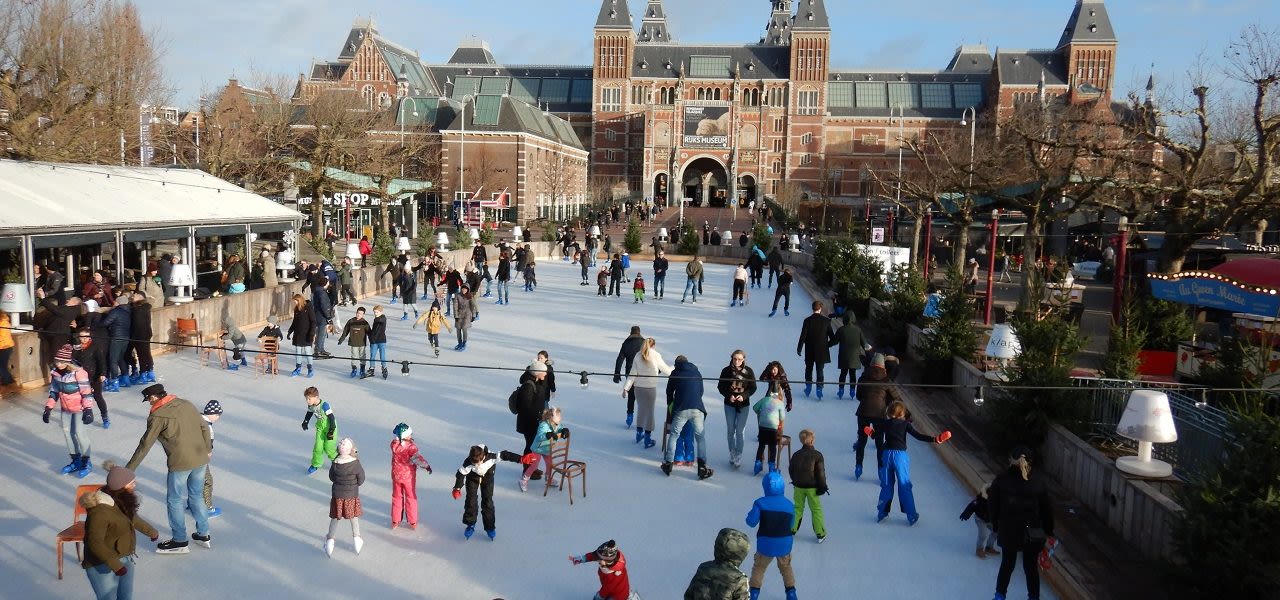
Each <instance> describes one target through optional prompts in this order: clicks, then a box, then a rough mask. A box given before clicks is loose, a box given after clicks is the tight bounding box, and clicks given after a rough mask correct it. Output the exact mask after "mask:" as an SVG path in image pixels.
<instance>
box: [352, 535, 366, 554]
mask: <svg viewBox="0 0 1280 600" xmlns="http://www.w3.org/2000/svg"><path fill="white" fill-rule="evenodd" d="M351 544H352V546H354V547H355V551H356V555H357V556H359V555H360V551H361V550H363V549H364V538H362V537H360V536H358V535H357V536H356V539H354V540H352V542H351Z"/></svg>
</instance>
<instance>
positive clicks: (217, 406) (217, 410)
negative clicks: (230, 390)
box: [201, 400, 222, 415]
mask: <svg viewBox="0 0 1280 600" xmlns="http://www.w3.org/2000/svg"><path fill="white" fill-rule="evenodd" d="M201 414H206V415H220V414H222V403H220V402H218V401H217V400H210V401H209V402H208V403H206V404H205V405H204V411H202V412H201Z"/></svg>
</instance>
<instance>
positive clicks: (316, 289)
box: [311, 276, 333, 358]
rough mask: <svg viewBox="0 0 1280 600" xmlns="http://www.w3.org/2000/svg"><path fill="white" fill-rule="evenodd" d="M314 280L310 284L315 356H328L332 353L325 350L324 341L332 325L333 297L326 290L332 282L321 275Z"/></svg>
mask: <svg viewBox="0 0 1280 600" xmlns="http://www.w3.org/2000/svg"><path fill="white" fill-rule="evenodd" d="M315 281H316V283H315V284H313V285H312V286H311V311H312V313H313V318H314V319H315V321H316V339H315V342H316V343H315V347H316V358H329V357H330V356H333V355H332V354H329V353H328V352H325V349H324V341H325V339H326V338H327V337H328V333H329V330H330V329H331V328H332V327H333V299H332V298H330V297H329V291H328V290H329V288H330V287H332V286H333V284H332V283H329V280H328V278H325V277H323V276H322V277H319V278H318V279H316V280H315Z"/></svg>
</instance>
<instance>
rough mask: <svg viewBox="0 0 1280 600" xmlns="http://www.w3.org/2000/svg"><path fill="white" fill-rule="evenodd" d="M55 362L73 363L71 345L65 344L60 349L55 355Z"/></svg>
mask: <svg viewBox="0 0 1280 600" xmlns="http://www.w3.org/2000/svg"><path fill="white" fill-rule="evenodd" d="M63 337H66V336H63ZM53 361H54V362H61V363H69V362H71V344H63V345H62V347H61V348H58V353H57V354H54V355H53Z"/></svg>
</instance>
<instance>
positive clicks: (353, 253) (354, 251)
mask: <svg viewBox="0 0 1280 600" xmlns="http://www.w3.org/2000/svg"><path fill="white" fill-rule="evenodd" d="M347 258H350V259H351V260H353V261H356V260H360V244H358V243H349V244H347Z"/></svg>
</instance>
